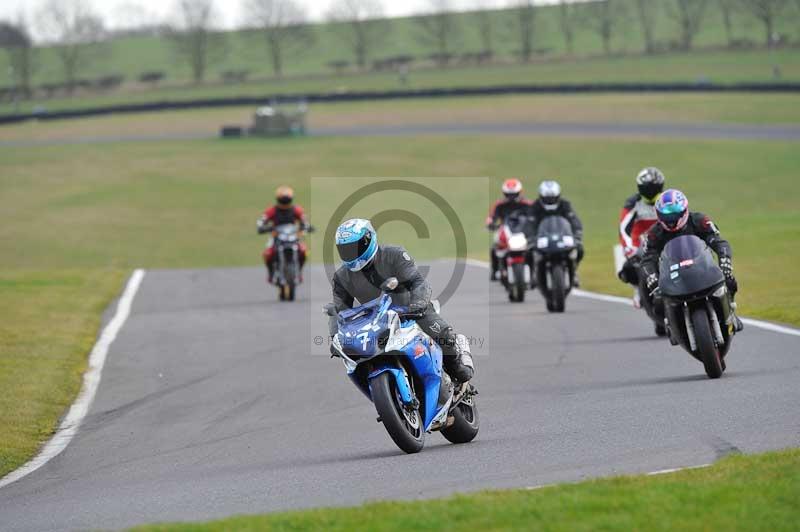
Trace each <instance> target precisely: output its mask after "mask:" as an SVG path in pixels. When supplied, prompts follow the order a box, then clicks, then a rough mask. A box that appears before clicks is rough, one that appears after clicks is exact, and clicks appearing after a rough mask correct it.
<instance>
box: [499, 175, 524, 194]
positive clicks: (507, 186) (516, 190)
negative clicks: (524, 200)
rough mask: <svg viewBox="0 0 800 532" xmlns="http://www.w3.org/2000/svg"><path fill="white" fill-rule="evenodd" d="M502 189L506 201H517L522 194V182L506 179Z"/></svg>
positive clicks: (515, 179)
mask: <svg viewBox="0 0 800 532" xmlns="http://www.w3.org/2000/svg"><path fill="white" fill-rule="evenodd" d="M501 189H502V191H503V195H504V196H505V197H506V199H509V200H515V199H517V198H518V197H519V195H520V194H521V193H522V181H520V180H519V179H517V178H514V177H512V178H511V179H506V180H505V181H503V186H502V187H501Z"/></svg>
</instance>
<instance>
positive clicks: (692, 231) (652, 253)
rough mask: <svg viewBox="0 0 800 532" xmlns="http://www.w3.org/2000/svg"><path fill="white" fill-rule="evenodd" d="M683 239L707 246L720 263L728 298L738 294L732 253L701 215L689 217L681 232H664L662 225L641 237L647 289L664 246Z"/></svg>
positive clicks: (714, 228)
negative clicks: (698, 240) (693, 238)
mask: <svg viewBox="0 0 800 532" xmlns="http://www.w3.org/2000/svg"><path fill="white" fill-rule="evenodd" d="M684 235H695V236H697V237H699V238H701V239H703V241H704V242H705V243H706V244H708V246H709V247H710V248H711V249H713V250H714V252H715V253H716V254H717V258H718V259H719V262H720V269H722V272H723V273H724V274H725V282H726V284H727V285H728V290H729V291H730V293H731V296H733V295H735V294H736V292H737V290H738V288H739V287H738V283H737V282H736V278H735V277H734V276H733V264H732V262H731V260H732V259H733V250H732V249H731V245H730V244H729V243H728V241H727V240H725V239H724V238H722V235H721V234H720V232H719V229H718V228H717V226H716V224H714V222H713V221H712V220H711V218H709V217H708V216H706V215H705V214H703V213H700V212H692V213H689V219H688V220H687V221H686V225H685V226H683V228H682V229H681V230H680V231H674V232H673V231H667V230H666V229H664V227H663V226H662V225H661V224H658V223H657V224H655V225H654V226H653V227H651V228H650V230H649V231H648V232H647V233H645V234H644V236H643V237H642V269H643V270H644V273H645V275H646V276H647V277H648V279H649V281H648V288H650V285H652V284H653V280H655V279H657V278H658V260H659V257H660V256H661V251H663V249H664V246H666V245H667V242H669V241H670V240H672V239H673V238H677V237H679V236H684Z"/></svg>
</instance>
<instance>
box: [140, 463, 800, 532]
mask: <svg viewBox="0 0 800 532" xmlns="http://www.w3.org/2000/svg"><path fill="white" fill-rule="evenodd" d="M798 493H800V451H798V450H791V451H783V452H774V453H768V454H763V455H756V456H736V455H734V456H730V457H727V458H724V459H722V460H721V461H719V462H717V463H716V464H714V465H713V466H711V467H708V468H703V469H694V470H686V471H681V472H678V473H673V474H669V475H659V476H629V477H616V478H609V479H601V480H591V481H586V482H581V483H578V484H565V485H558V486H553V487H546V488H542V489H538V490H509V491H486V492H481V493H475V494H469V495H457V496H454V497H449V498H446V499H436V500H429V501H416V502H375V503H369V504H365V505H362V506H358V507H354V508H336V509H318V510H308V511H299V512H283V513H275V514H268V515H260V516H240V517H232V518H229V519H223V520H220V521H211V522H208V523H172V524H162V525H151V526H143V527H139V528H136V529H134V530H136V531H139V532H157V531H168V530H174V531H179V532H202V531H205V530H209V531H211V530H240V531H251V530H276V531H277V530H331V531H333V530H342V531H345V530H387V531H388V530H403V531H404V530H409V529H412V530H464V529H471V530H553V531H556V530H558V531H560V530H563V531H574V530H625V531H627V530H698V531H699V530H703V531H709V530H725V531H729V530H775V531H782V530H787V531H788V530H796V527H797V519H798V516H799V515H800V502H798V497H797V494H798Z"/></svg>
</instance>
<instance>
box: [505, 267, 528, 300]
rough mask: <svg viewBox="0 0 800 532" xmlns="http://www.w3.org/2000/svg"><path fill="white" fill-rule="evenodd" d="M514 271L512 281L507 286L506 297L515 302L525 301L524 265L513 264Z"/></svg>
mask: <svg viewBox="0 0 800 532" xmlns="http://www.w3.org/2000/svg"><path fill="white" fill-rule="evenodd" d="M511 268H512V271H513V272H514V283H513V284H512V285H511V286H509V292H508V299H509V301H514V302H516V303H522V302H523V301H525V290H526V289H527V288H528V286H527V283H525V265H524V264H514V265H513V266H512V267H511Z"/></svg>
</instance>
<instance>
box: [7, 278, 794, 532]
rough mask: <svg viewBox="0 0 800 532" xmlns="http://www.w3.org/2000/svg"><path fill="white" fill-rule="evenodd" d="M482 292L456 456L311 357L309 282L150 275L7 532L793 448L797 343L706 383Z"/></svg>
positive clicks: (467, 313)
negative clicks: (81, 408) (401, 432)
mask: <svg viewBox="0 0 800 532" xmlns="http://www.w3.org/2000/svg"><path fill="white" fill-rule="evenodd" d="M446 267H448V265H446V264H445V263H441V262H439V263H435V264H434V265H433V269H432V271H431V275H433V276H434V277H437V276H438V277H441V276H442V275H441V272H442V271H444V269H445V268H446ZM311 276H317V277H321V276H322V273H321V268H320V267H319V266H312V267H311V268H310V269H309V271H308V272H307V278H308V277H311ZM487 277H488V275H487V272H486V270H485V269H482V268H479V267H477V266H469V267H468V268H467V271H466V277H465V278H464V280H463V282H462V284H461V288H460V290H459V292H458V294H457V295H456V296H455V298H454V299H453V300H451V301H450V303H449V304H448V305H447V306H446V307H445V309H444V312H443V313H444V315H445V317H447V318H448V319H449V320H450V321H451V322H452V323H453V324H454V325H455V326H456V327H457V329H459V330H461V331H464V332H469V331H470V330H481V329H482V328H485V327H486V324H485V320H483V322H482V323H478V320H482V318H480V316H483V317H485V316H486V315H487V311H486V308H485V305H486V301H485V300H486V294H487V293H488V292H487V286H486V285H487V284H488V280H487ZM491 294H492V296H491V298H490V299H491V301H490V304H489V310H488V315H489V316H490V319H489V323H490V337H489V338H488V344H487V347H488V350H489V351H490V354H489V355H488V356H487V355H482V356H479V357H477V360H476V364H477V369H478V374H477V377H476V379H475V383H476V385H477V387H478V389H479V390H480V395H479V397H478V400H479V407H480V413H481V420H482V426H481V433H480V434H479V436H478V438H477V439H476V440H475V441H474V442H473V443H471V444H467V445H462V446H455V445H452V444H449V443H447V442H446V441H445V440H444V438H442V437H441V436H440V435H438V434H432V435H429V438H428V442H427V445H426V448H425V449H424V450H423V451H422V453H420V454H417V455H405V454H403V453H402V452H400V451H399V450H398V449H397V448H396V447H395V445H394V444H393V443H392V441H391V440H390V439H389V437H388V435H387V434H386V432H385V430H384V429H383V427H382V425H380V424H378V423H376V422H375V417H376V414H375V411H374V408H373V406H372V404H371V403H369V402H368V401H367V400H366V399H365V398H364V397H363V396H362V395H361V394H360V393H359V392H358V391H357V390H356V389H355V388H354V387H353V386H352V384H351V383H350V382H349V380H347V379H346V377H345V375H344V370H343V368H342V365H341V363H340V362H339V361H337V360H331V359H328V358H327V357H324V356H313V355H311V354H310V349H309V342H310V335H311V334H312V333H313V334H324V332H325V322H324V318H323V316H322V315H321V313H320V312H319V307H320V305H321V303H322V300H321V299H319V300H315V301H309V299H308V291H307V287H306V290H301V291H300V292H299V296H298V297H299V299H300V301H298V302H295V303H291V304H281V303H279V302H278V301H277V297H276V295H275V294H274V293H273V291H272V290H267V289H266V288H265V286H264V281H263V272H262V270H261V269H260V268H253V269H225V270H221V269H219V270H196V271H188V270H172V271H148V272H147V275H146V277H145V278H144V281H143V283H142V286H141V289H140V290H139V293H138V294H137V296H136V299H135V301H134V303H133V309H132V313H131V316H130V318H129V319H128V321H127V322H126V323H125V325H124V327H123V329H122V331H121V332H120V334H119V336H118V338H117V340H116V341H115V343H114V344H112V346H111V350H110V352H109V355H108V360H107V362H106V366H105V369H104V372H103V380H102V382H101V384H100V388H99V391H98V394H97V396H96V398H95V401H94V403H93V405H92V408H91V410H90V413H89V415H88V417H87V418H86V420H85V421H84V423H83V425H82V427H81V429H80V430H79V432H78V434H77V436H76V437H75V439H74V440H73V441H72V443H71V444H70V445H69V446H68V447H67V449H66V450H65V451H64V452H63V453H62V454H60V455H59V456H57V457H56V458H55V459H53V460H52V461H50V462H49V463H48V464H47V465H45V466H44V467H43V468H41V469H39V470H38V471H36V472H34V473H33V474H31V475H29V476H27V477H25V478H23V479H22V480H19V481H18V482H16V483H13V484H11V485H9V486H6V487H5V488H2V489H0V530H4V531H14V530H30V531H42V530H49V529H97V528H103V529H105V528H120V527H126V526H130V525H135V524H139V523H147V522H154V521H164V520H199V519H208V518H214V517H223V516H228V515H231V514H237V513H256V512H269V511H275V510H285V509H292V508H302V507H314V506H323V505H351V504H358V503H361V502H364V501H369V500H376V499H386V498H416V497H433V496H439V495H446V494H448V493H452V492H456V491H469V490H478V489H483V488H494V487H526V486H536V485H541V484H547V483H553V482H561V481H576V480H579V479H583V478H586V477H595V476H603V475H613V474H619V473H634V472H648V471H654V470H660V469H665V468H673V467H681V466H692V465H699V464H706V463H709V462H713V461H714V460H716V459H718V458H720V457H721V456H724V455H726V454H728V453H731V452H738V451H741V452H748V453H749V452H757V451H764V450H768V449H778V448H783V447H788V446H797V445H798V444H800V386H798V383H799V382H800V338H797V337H792V336H787V335H782V334H778V333H775V332H769V331H765V330H761V329H757V328H755V327H753V326H749V327H748V328H747V329H746V330H745V331H744V333H743V334H741V335H740V336H738V337H737V338H736V340H735V342H734V346H733V349H732V351H731V353H730V354H729V356H728V372H727V373H726V374H725V375H724V376H723V378H722V379H719V380H717V381H710V380H708V379H707V378H706V377H705V375H704V373H703V368H702V366H701V364H700V363H699V362H696V361H694V360H693V359H691V358H690V357H689V355H687V354H686V353H684V352H683V351H681V350H680V349H679V348H672V347H670V346H669V345H668V343H667V342H666V341H665V340H663V339H657V338H655V336H654V335H653V334H652V328H651V326H650V324H649V322H648V321H647V319H646V317H645V316H644V314H643V313H641V312H638V311H636V310H634V309H633V308H630V307H627V306H624V305H620V304H615V303H609V302H603V301H596V300H592V299H586V298H579V297H570V299H569V300H568V301H567V313H566V314H563V315H548V314H547V313H546V311H545V309H544V304H543V303H542V301H541V299H540V298H539V297H538V296H535V295H534V294H532V293H531V292H529V293H528V295H529V297H528V299H527V300H526V302H525V303H523V304H511V303H508V302H507V300H506V298H505V296H504V293H503V292H502V289H501V288H500V287H499V286H492V287H491ZM481 305H483V307H481ZM312 325H313V327H312Z"/></svg>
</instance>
